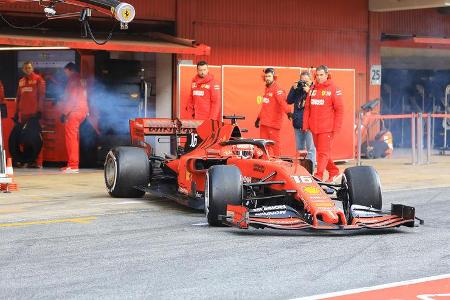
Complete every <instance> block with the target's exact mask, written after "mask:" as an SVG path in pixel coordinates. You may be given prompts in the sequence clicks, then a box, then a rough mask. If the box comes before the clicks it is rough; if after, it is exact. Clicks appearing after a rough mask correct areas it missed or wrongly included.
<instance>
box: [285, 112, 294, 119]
mask: <svg viewBox="0 0 450 300" xmlns="http://www.w3.org/2000/svg"><path fill="white" fill-rule="evenodd" d="M293 116H294V114H293V113H291V112H288V113H287V117H288V119H289V120H292V117H293Z"/></svg>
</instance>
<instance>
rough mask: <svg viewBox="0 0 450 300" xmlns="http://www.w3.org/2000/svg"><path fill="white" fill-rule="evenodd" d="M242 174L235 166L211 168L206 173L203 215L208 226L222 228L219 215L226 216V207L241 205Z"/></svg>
mask: <svg viewBox="0 0 450 300" xmlns="http://www.w3.org/2000/svg"><path fill="white" fill-rule="evenodd" d="M242 189H243V187H242V174H241V171H240V170H239V169H238V167H236V166H231V165H230V166H224V165H217V166H212V167H211V168H209V169H208V172H207V173H206V181H205V214H206V218H207V220H208V224H209V225H211V226H222V225H223V224H222V222H221V221H220V220H219V216H220V215H226V213H227V205H228V204H231V205H241V204H242Z"/></svg>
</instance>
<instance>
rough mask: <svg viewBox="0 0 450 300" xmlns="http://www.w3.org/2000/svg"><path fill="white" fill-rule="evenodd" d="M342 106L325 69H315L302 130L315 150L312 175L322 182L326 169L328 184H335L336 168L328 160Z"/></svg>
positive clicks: (337, 89)
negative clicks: (309, 136)
mask: <svg viewBox="0 0 450 300" xmlns="http://www.w3.org/2000/svg"><path fill="white" fill-rule="evenodd" d="M343 115H344V106H343V103H342V91H341V90H340V89H339V88H337V87H336V86H335V85H334V83H333V81H332V80H331V76H330V74H329V73H328V67H327V66H324V65H322V66H319V67H318V68H317V69H316V84H315V85H314V87H313V89H311V90H310V91H309V96H308V98H307V100H306V105H305V112H304V116H303V130H311V132H312V134H313V139H314V144H315V145H316V150H317V170H316V173H315V174H314V175H315V176H316V177H317V178H319V179H320V180H323V173H324V171H325V169H326V170H327V171H328V182H333V181H335V180H337V178H338V176H339V168H338V167H336V165H335V164H334V162H333V160H332V159H331V146H332V142H333V138H334V136H335V135H336V133H337V132H339V130H340V129H341V127H342V119H343Z"/></svg>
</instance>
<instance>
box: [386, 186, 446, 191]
mask: <svg viewBox="0 0 450 300" xmlns="http://www.w3.org/2000/svg"><path fill="white" fill-rule="evenodd" d="M449 187H450V186H449V185H437V186H430V187H423V186H422V187H415V188H413V187H410V188H398V189H396V188H393V189H382V190H383V192H405V191H420V190H430V189H443V188H449Z"/></svg>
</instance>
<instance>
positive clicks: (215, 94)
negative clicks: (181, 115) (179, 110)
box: [186, 61, 222, 120]
mask: <svg viewBox="0 0 450 300" xmlns="http://www.w3.org/2000/svg"><path fill="white" fill-rule="evenodd" d="M219 92H220V85H219V84H218V83H217V82H216V81H215V80H214V76H213V75H212V74H209V73H208V63H207V62H206V61H199V62H198V64H197V75H196V76H195V77H194V78H193V79H192V84H191V92H190V93H189V99H188V103H187V107H186V110H187V111H188V114H189V116H192V118H194V119H195V120H221V119H222V116H221V112H220V111H221V108H222V103H221V100H220V95H219Z"/></svg>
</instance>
